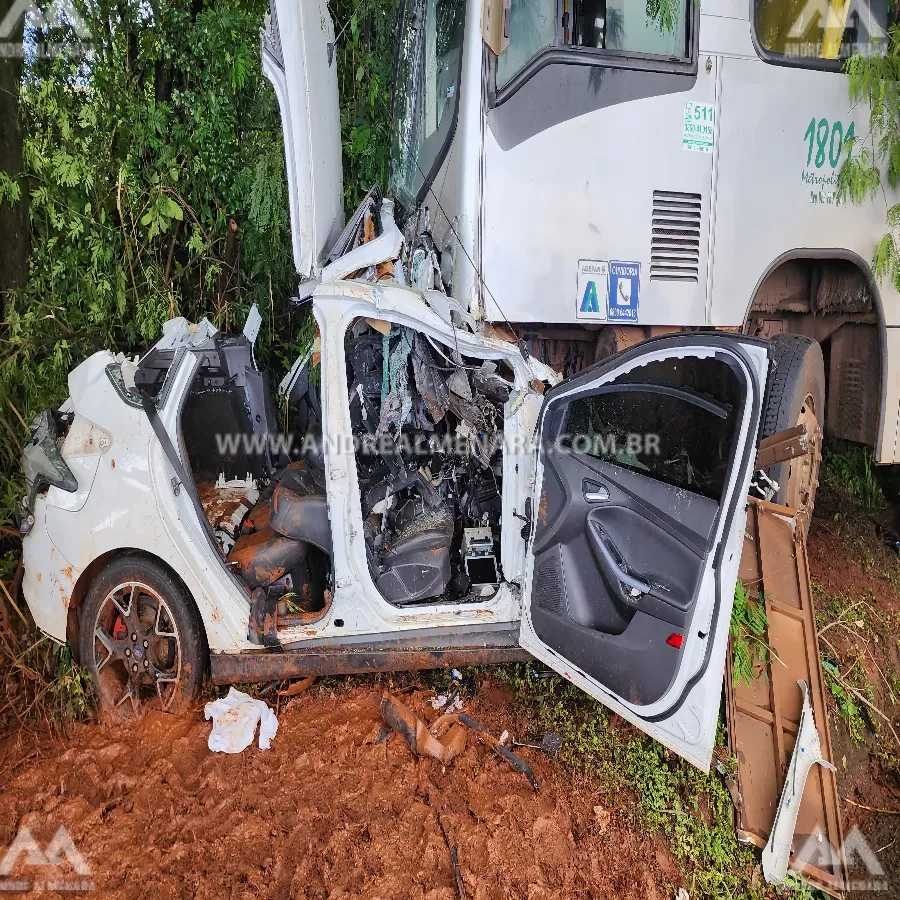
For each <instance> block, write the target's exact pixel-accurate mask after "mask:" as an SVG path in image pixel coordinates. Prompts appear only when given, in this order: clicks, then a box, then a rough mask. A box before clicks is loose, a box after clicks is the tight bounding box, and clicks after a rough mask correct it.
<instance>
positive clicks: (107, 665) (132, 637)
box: [79, 554, 207, 719]
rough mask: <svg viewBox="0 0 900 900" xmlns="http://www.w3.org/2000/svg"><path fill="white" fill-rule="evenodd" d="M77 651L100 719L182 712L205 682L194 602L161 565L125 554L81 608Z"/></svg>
mask: <svg viewBox="0 0 900 900" xmlns="http://www.w3.org/2000/svg"><path fill="white" fill-rule="evenodd" d="M80 619H81V623H80V630H79V651H80V659H81V663H82V665H83V666H84V667H85V668H86V669H87V670H88V672H90V675H91V678H92V680H93V683H94V691H95V694H96V697H97V701H98V704H99V707H100V711H101V714H103V715H104V716H105V717H111V718H113V719H121V718H130V717H137V716H140V715H141V714H142V713H143V712H144V710H145V709H148V708H157V709H163V710H164V711H166V712H176V711H178V710H180V709H182V708H183V707H184V706H185V705H186V704H188V703H190V702H191V701H192V700H194V699H195V698H196V696H197V694H198V693H199V690H200V687H201V685H202V683H203V673H204V671H205V669H206V660H207V648H206V639H205V634H204V631H203V626H202V624H201V621H200V615H199V613H198V612H197V607H196V606H195V604H194V601H193V598H192V597H191V596H190V594H189V593H188V592H187V590H186V589H185V588H184V586H183V585H182V584H181V582H179V581H178V579H177V578H175V577H174V576H173V575H172V573H171V572H169V571H168V570H167V569H166V568H164V567H163V566H162V565H161V564H160V563H158V562H155V561H154V560H152V559H148V558H147V557H144V556H140V555H138V554H129V555H127V556H120V557H117V558H116V559H115V560H113V561H112V562H111V563H110V564H109V565H107V566H106V568H104V569H103V570H102V571H101V572H100V574H99V575H98V576H97V578H96V579H95V580H94V582H93V584H92V585H91V587H90V589H89V590H88V593H87V596H86V597H85V600H84V605H83V606H82V609H81V617H80Z"/></svg>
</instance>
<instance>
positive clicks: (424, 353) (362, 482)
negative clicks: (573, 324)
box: [21, 0, 770, 769]
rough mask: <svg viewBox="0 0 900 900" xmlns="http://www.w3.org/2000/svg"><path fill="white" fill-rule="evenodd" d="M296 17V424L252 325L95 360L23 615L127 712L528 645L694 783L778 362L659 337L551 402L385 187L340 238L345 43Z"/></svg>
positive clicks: (61, 427) (289, 125)
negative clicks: (311, 329)
mask: <svg viewBox="0 0 900 900" xmlns="http://www.w3.org/2000/svg"><path fill="white" fill-rule="evenodd" d="M301 8H302V7H300V6H299V5H295V4H289V3H287V2H285V3H283V4H282V3H281V2H280V0H279V2H278V3H277V10H278V15H279V20H280V24H281V31H280V34H281V40H283V41H285V49H284V50H283V49H282V46H281V44H280V43H278V29H277V27H274V26H272V25H270V27H269V30H268V31H267V33H266V36H265V37H264V43H263V50H264V60H265V64H266V69H267V74H268V75H269V76H270V78H271V79H272V81H273V83H274V84H275V87H276V90H277V93H278V96H279V100H280V103H281V107H282V113H283V118H284V121H285V135H286V144H287V158H288V173H289V176H290V180H291V217H292V223H293V233H294V249H295V256H296V260H297V266H298V271H299V272H301V273H302V274H303V275H304V276H305V280H304V282H303V283H302V284H301V288H300V297H301V298H302V302H309V303H311V306H312V312H313V315H314V316H315V319H316V322H317V325H318V333H317V337H316V341H315V344H314V345H313V347H312V348H311V350H310V352H309V353H308V354H307V355H306V356H305V357H304V358H302V359H300V360H298V361H297V364H296V365H295V366H294V367H293V368H292V370H291V372H290V373H289V374H288V376H287V377H286V378H285V379H284V381H283V382H282V384H281V388H280V390H281V392H282V394H283V395H284V396H285V398H286V402H287V403H288V406H289V410H290V414H289V416H288V419H287V421H288V423H289V427H288V428H287V429H284V428H283V427H281V426H280V424H279V422H277V421H276V417H275V413H274V409H275V407H274V405H273V403H272V399H271V397H270V396H269V385H268V382H267V380H266V377H265V376H264V375H263V374H262V373H260V372H259V371H258V370H257V368H256V366H255V363H254V360H253V352H252V347H253V342H254V339H255V336H256V334H255V332H256V330H257V328H258V320H257V321H256V324H254V317H253V316H251V320H250V321H249V322H248V325H247V327H246V328H245V333H244V334H241V335H228V334H224V333H222V332H220V331H217V330H216V329H215V328H214V327H213V326H212V325H211V324H210V323H209V322H208V321H206V320H204V321H202V322H200V323H199V324H197V325H190V324H188V323H187V322H185V321H184V320H181V319H175V320H173V321H171V322H169V323H167V325H166V326H165V328H164V334H163V337H162V338H161V339H160V341H159V342H158V343H157V344H156V345H155V346H154V347H153V348H152V349H151V350H150V351H149V352H148V353H147V354H145V355H144V356H143V357H142V358H141V359H139V360H136V361H131V360H128V359H126V358H124V357H122V356H121V355H119V356H115V355H113V354H112V353H108V352H99V353H96V354H94V355H93V356H92V357H90V358H89V359H87V360H86V361H85V362H83V363H82V364H81V365H80V366H78V367H77V368H76V369H75V370H74V371H73V372H72V373H71V374H70V376H69V392H70V397H69V399H68V400H67V401H66V402H65V403H64V404H63V405H62V407H60V409H59V410H55V411H47V412H44V413H42V414H41V415H40V416H39V417H38V418H37V419H36V420H35V424H34V426H33V438H32V441H31V443H30V444H29V445H28V446H27V447H26V449H25V452H24V459H23V462H24V467H25V472H26V476H27V482H28V492H27V496H25V497H24V498H23V500H22V505H21V530H22V533H23V536H24V541H23V545H24V561H25V579H24V593H25V597H26V600H27V602H28V605H29V607H30V609H31V612H32V614H33V616H34V619H35V621H36V622H37V624H38V626H39V627H40V628H41V629H42V630H43V631H44V632H45V633H46V634H48V635H50V636H51V637H53V638H54V639H56V640H58V641H61V642H65V641H67V642H69V644H70V645H71V646H72V648H73V650H74V651H75V653H76V656H77V658H78V659H79V660H80V662H81V663H82V665H84V666H86V667H87V669H88V670H89V671H90V672H91V674H92V676H93V678H94V682H95V685H96V688H97V691H98V694H99V696H100V698H101V701H102V703H103V704H104V706H106V707H107V708H110V709H115V708H117V707H123V708H125V709H129V710H131V709H135V710H139V709H140V707H141V706H142V705H144V704H145V703H148V702H155V703H161V704H162V705H163V706H164V707H166V708H171V707H172V706H173V705H174V704H176V703H177V702H179V701H180V700H182V699H184V698H190V697H192V696H194V695H195V693H196V691H197V689H198V687H199V686H200V683H201V680H202V678H203V674H204V671H205V670H206V666H207V662H208V663H209V667H210V670H211V674H212V678H213V680H214V681H215V682H217V683H221V684H227V683H241V682H249V681H254V680H261V679H278V678H289V677H298V676H302V675H308V674H320V673H326V672H335V673H337V672H367V671H379V670H389V669H417V668H428V667H437V666H450V665H453V666H461V665H467V664H477V663H488V662H500V661H509V660H514V659H520V658H524V657H525V656H527V655H528V654H531V655H533V656H535V657H537V658H538V659H540V660H542V661H543V662H544V663H546V664H547V665H548V666H550V667H552V668H553V669H556V670H557V671H558V672H560V673H561V674H562V675H563V676H565V677H566V678H568V679H570V680H571V681H573V682H574V683H575V684H577V685H579V686H580V687H581V688H583V689H584V690H585V691H587V692H588V693H589V694H591V695H592V696H594V697H596V698H598V699H599V700H601V701H602V702H603V703H605V704H606V705H607V706H609V707H610V708H611V709H613V710H615V711H616V712H617V713H618V714H620V715H621V716H623V717H624V718H626V719H628V720H629V721H631V722H633V723H634V724H635V725H637V726H638V727H640V728H642V729H643V730H644V731H646V732H647V733H649V734H651V735H653V736H654V737H655V738H657V739H658V740H659V741H661V742H662V743H663V744H665V745H666V746H668V747H670V748H671V749H673V750H675V751H676V752H677V753H679V754H681V755H682V756H684V757H685V758H686V759H688V760H690V761H691V762H692V763H694V764H695V765H697V766H699V767H701V768H703V769H706V768H708V766H709V763H710V759H711V755H712V750H713V745H714V740H715V734H716V724H717V719H718V711H719V703H720V697H721V690H722V673H723V669H724V662H725V651H726V642H727V638H728V626H729V617H730V611H731V605H732V599H733V592H734V585H735V580H736V577H737V570H738V562H739V558H740V552H741V545H742V540H743V533H744V521H745V502H746V495H747V491H748V486H749V484H750V480H751V476H752V474H753V470H754V462H755V459H756V451H757V442H758V435H759V432H760V422H761V417H762V413H763V403H764V395H765V389H766V382H767V379H768V373H769V354H770V350H769V345H768V344H767V343H766V342H763V341H760V340H756V339H753V338H747V337H742V336H739V335H732V334H720V333H714V332H704V333H700V332H697V333H690V334H680V335H670V336H665V337H660V338H657V339H654V340H651V341H647V342H645V343H642V344H639V345H638V346H635V347H632V348H631V349H628V350H626V351H624V352H622V353H619V354H618V355H615V356H613V357H611V358H609V359H607V360H605V361H601V362H600V363H597V364H596V365H593V366H591V367H589V368H586V369H584V370H583V371H580V372H578V373H577V374H574V375H571V376H570V377H568V378H566V379H565V380H560V378H559V376H558V375H556V374H555V373H554V372H553V371H552V370H551V369H550V368H548V366H546V365H544V364H543V363H541V362H539V361H538V360H537V359H535V358H534V357H532V356H530V355H529V354H528V353H526V352H524V350H523V349H522V348H521V347H520V346H518V345H517V344H516V343H512V342H510V341H508V340H504V339H502V336H503V332H502V331H499V330H497V329H492V328H485V327H484V326H483V323H481V322H476V321H474V320H473V319H472V317H471V316H470V315H469V312H468V307H467V308H463V307H461V306H460V304H458V303H457V302H456V301H454V300H453V299H451V298H450V297H448V296H447V294H446V293H445V292H444V290H442V287H443V283H442V279H441V274H440V260H439V259H438V256H437V253H436V251H435V249H434V244H433V242H432V240H431V238H430V234H429V230H428V227H427V214H426V212H425V211H424V209H420V210H418V211H417V212H416V213H415V214H414V215H407V216H406V217H405V218H404V225H403V230H402V231H401V229H400V228H399V227H398V225H397V224H396V222H395V209H394V204H393V203H392V202H391V201H389V200H382V198H381V197H380V195H379V193H378V192H377V191H376V190H373V192H371V193H370V195H369V196H368V197H367V198H366V201H365V202H364V203H363V204H362V206H361V207H360V209H359V210H358V212H357V214H356V215H355V216H354V217H353V219H352V220H351V221H350V223H349V224H348V225H347V227H346V228H345V229H344V231H343V232H342V233H341V234H340V235H339V236H337V237H336V238H335V236H334V235H335V233H336V232H337V231H338V229H337V228H336V227H335V223H337V222H339V218H340V198H341V190H340V168H339V163H338V162H337V161H339V159H340V152H339V142H338V131H337V128H338V126H337V118H336V115H333V116H331V117H330V118H329V117H328V116H326V117H325V121H326V125H327V127H328V128H330V131H329V132H328V134H327V135H326V137H327V139H328V140H329V141H330V142H331V151H333V155H332V156H328V154H325V155H322V154H319V155H317V156H316V157H315V159H313V154H312V151H311V149H310V140H311V138H310V135H309V130H308V129H307V128H306V127H305V126H306V117H307V116H308V115H311V113H310V111H309V110H308V109H307V104H311V103H313V98H314V97H317V99H316V101H315V102H317V103H319V102H322V96H326V97H330V98H331V99H335V100H336V91H337V89H336V82H335V80H334V68H333V66H331V65H330V61H329V59H328V57H329V48H328V40H333V32H332V31H331V30H330V28H331V26H330V23H328V22H327V12H325V13H324V14H323V15H324V18H322V22H325V23H326V24H328V28H326V29H324V30H322V29H314V30H313V32H314V33H313V34H311V33H310V32H309V31H308V30H304V29H302V28H301V24H302V23H300V22H299V21H298V19H299V17H301V15H302V13H301V12H300V11H299V10H300V9H301ZM323 10H324V7H323ZM317 21H318V20H317ZM319 32H321V33H319ZM288 35H291V40H292V41H294V42H295V45H296V48H300V49H299V50H297V49H296V48H295V52H292V53H288V52H287V51H286V48H287V43H286V42H287V40H288V37H287V36H288ZM316 35H318V37H316ZM316 79H318V81H320V82H322V83H324V84H325V86H326V88H327V91H326V92H325V94H319V95H316V94H314V93H307V92H306V91H305V90H296V89H295V86H296V85H299V86H301V87H302V86H303V85H305V84H306V83H307V80H311V81H312V80H316ZM335 110H336V102H335ZM329 160H330V161H329ZM314 199H315V201H316V202H313V200H314ZM551 315H552V313H551Z"/></svg>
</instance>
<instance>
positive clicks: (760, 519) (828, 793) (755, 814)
mask: <svg viewBox="0 0 900 900" xmlns="http://www.w3.org/2000/svg"><path fill="white" fill-rule="evenodd" d="M749 503H750V506H749V509H748V514H747V528H746V533H745V536H744V550H743V555H742V558H741V566H740V577H741V580H742V581H743V583H744V586H745V587H746V588H747V590H748V591H749V593H750V594H751V596H753V597H755V598H757V599H759V598H762V597H764V599H765V608H766V615H767V617H768V620H769V628H768V634H767V635H766V640H767V642H768V644H769V646H770V647H771V648H772V653H771V654H770V659H769V661H768V663H767V665H766V666H765V667H764V669H763V671H761V672H760V674H759V675H758V676H757V677H756V679H755V680H754V682H753V683H752V684H751V685H745V684H739V685H735V684H734V675H733V668H732V655H731V647H730V646H729V650H728V660H727V665H726V672H725V692H726V704H727V705H726V709H727V714H728V736H729V745H730V748H731V751H732V753H733V754H734V755H735V757H736V759H737V781H738V790H739V792H740V797H741V806H740V809H738V810H737V811H736V826H737V833H738V837H739V838H740V839H742V840H746V841H749V842H750V843H752V844H755V845H756V846H757V847H764V846H765V845H766V842H767V841H768V839H769V833H770V831H771V829H772V823H773V822H774V820H775V811H776V808H777V805H778V799H779V796H780V794H781V789H782V786H783V783H784V777H785V773H786V771H787V768H788V765H789V764H790V760H791V754H792V753H793V750H794V741H795V739H796V736H797V731H798V729H799V726H800V711H801V708H802V695H801V692H800V688H799V687H798V685H797V680H798V679H801V680H803V681H805V682H806V683H807V684H808V685H809V689H810V699H811V701H812V705H813V715H814V718H815V723H816V727H817V728H818V730H819V735H820V737H821V740H822V749H823V752H824V753H825V756H826V758H828V759H829V760H830V759H831V755H832V750H831V736H830V734H829V731H828V714H827V708H826V705H825V694H824V682H823V679H822V673H821V667H820V660H819V653H818V646H817V639H816V623H815V610H814V608H813V601H812V593H811V591H810V587H809V569H808V566H807V560H806V545H805V542H804V538H803V529H802V528H799V527H797V525H796V521H795V520H794V512H793V510H791V509H788V508H787V507H784V506H776V505H775V504H772V503H765V502H764V501H761V500H754V499H751V500H750V501H749ZM817 833H822V834H824V835H825V837H826V838H827V840H828V841H829V842H830V843H831V845H832V847H834V848H835V849H836V850H839V849H840V847H841V846H842V845H843V834H842V832H841V823H840V815H839V809H838V795H837V782H836V780H835V776H834V773H832V772H830V771H828V770H827V769H825V768H823V767H822V766H814V767H813V769H812V771H811V772H810V774H809V780H808V781H807V783H806V789H805V791H804V793H803V802H802V804H801V806H800V814H799V817H798V819H797V829H796V831H795V833H794V846H793V849H794V853H795V854H798V856H792V857H791V862H790V868H791V869H792V870H794V871H798V872H800V873H802V874H803V876H804V877H805V878H806V879H807V880H808V881H809V882H810V883H812V884H814V885H815V886H817V887H819V888H821V889H822V890H824V891H826V892H827V893H829V894H831V895H832V896H841V889H842V885H843V883H844V876H845V873H844V870H843V866H842V865H841V866H838V867H837V868H836V869H823V868H819V867H818V866H816V865H813V864H812V860H811V859H803V858H799V854H800V853H801V852H802V850H803V847H804V844H805V843H806V841H807V838H808V837H809V836H810V835H812V834H817ZM821 858H822V857H821V856H820V855H817V857H814V858H813V859H821Z"/></svg>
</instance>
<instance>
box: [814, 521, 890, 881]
mask: <svg viewBox="0 0 900 900" xmlns="http://www.w3.org/2000/svg"><path fill="white" fill-rule="evenodd" d="M889 512H890V513H891V514H892V515H893V514H895V511H893V510H890V511H889ZM839 519H840V517H839ZM807 555H808V559H809V567H810V575H811V580H812V582H813V584H815V585H820V586H821V588H822V590H824V591H826V592H827V593H828V594H829V595H832V596H841V597H842V598H844V599H843V602H842V603H840V604H838V605H839V606H842V607H843V608H844V609H847V610H849V612H848V614H847V616H846V619H847V625H846V626H845V625H837V626H834V625H829V622H833V621H834V617H833V610H827V611H828V612H831V613H832V615H825V616H824V618H825V619H826V621H821V619H822V617H823V616H822V614H823V613H825V612H826V606H827V604H825V603H823V602H822V600H821V598H820V597H819V596H816V597H815V599H816V601H817V607H816V608H817V613H819V614H820V622H819V625H820V635H821V637H820V644H821V646H820V649H821V650H822V652H823V653H825V652H826V649H827V648H826V645H825V643H824V640H823V638H824V639H827V641H828V642H829V643H830V644H831V647H832V648H834V650H836V651H837V654H838V657H839V659H840V660H841V663H842V665H841V669H842V670H844V671H848V670H849V667H850V666H851V665H852V663H853V661H854V660H855V659H857V658H858V659H859V660H860V663H859V664H860V665H861V666H862V668H863V669H864V670H865V673H866V678H867V679H868V681H869V683H870V684H871V685H872V690H873V695H874V698H875V703H876V705H877V706H878V708H879V709H880V710H881V711H882V712H884V713H885V714H886V715H888V716H889V717H890V718H891V720H892V722H894V723H895V725H894V727H895V729H897V730H898V731H900V704H898V703H897V696H896V692H897V689H898V687H900V591H898V588H897V585H898V584H900V559H898V556H897V553H896V552H895V551H894V550H891V549H888V547H887V546H886V542H885V540H884V539H883V537H882V536H881V535H879V533H878V532H877V531H876V528H875V525H874V523H873V522H872V521H871V520H868V519H865V518H864V519H861V520H860V519H856V520H851V521H849V522H844V523H842V522H840V521H838V522H835V521H834V520H833V519H832V520H830V521H829V520H828V519H825V518H818V519H815V518H814V519H813V522H812V528H811V529H810V535H809V540H808V543H807ZM852 604H861V605H859V606H856V607H855V608H854V607H853V606H852ZM857 622H861V623H862V625H858V624H857ZM892 688H893V690H892ZM828 699H829V726H830V729H831V741H832V750H833V753H834V760H833V761H834V763H835V765H836V766H837V770H838V773H837V774H838V793H839V796H840V801H839V807H840V811H841V821H842V824H843V830H844V836H845V839H846V837H847V835H849V834H850V833H851V832H852V830H853V828H854V827H858V829H859V833H860V834H861V835H862V836H863V838H864V839H865V841H866V842H867V844H868V845H869V847H870V848H871V849H872V851H873V852H874V853H875V855H876V857H877V860H878V865H879V866H880V868H881V869H882V870H883V871H882V872H881V873H879V872H878V871H874V872H873V871H869V867H867V866H866V865H865V864H864V862H863V860H862V858H861V857H860V855H859V854H855V856H854V857H853V858H854V859H855V865H853V866H852V867H851V868H850V869H849V871H848V878H849V880H850V881H851V883H853V884H855V886H856V890H854V891H853V892H852V896H853V897H854V898H856V897H859V898H885V897H900V773H898V770H897V766H898V763H900V760H898V758H897V750H896V748H894V749H893V751H892V752H891V753H890V754H889V755H887V754H885V753H884V752H883V747H880V746H878V744H879V742H877V741H876V739H875V735H874V733H873V732H874V729H873V728H872V727H871V724H872V722H873V720H874V721H875V722H876V723H877V724H878V725H879V727H880V730H881V731H882V733H884V731H885V726H884V724H883V723H882V722H881V721H880V720H879V719H878V717H877V716H875V715H874V714H869V713H868V711H867V710H866V709H864V708H863V715H864V717H868V722H869V724H870V727H869V728H868V729H867V731H866V735H865V742H864V743H859V742H855V741H853V740H852V739H851V736H850V732H849V730H848V728H847V726H846V723H845V722H844V720H843V719H841V718H840V716H839V715H838V712H837V705H836V703H835V702H834V700H833V698H831V697H829V698H828ZM859 705H860V706H861V707H862V704H859ZM867 807H868V808H867ZM876 868H877V867H876Z"/></svg>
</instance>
